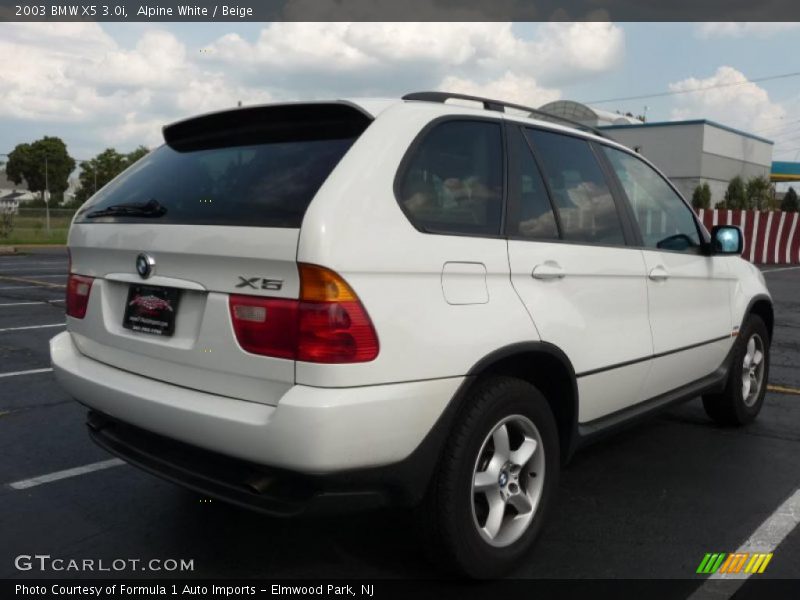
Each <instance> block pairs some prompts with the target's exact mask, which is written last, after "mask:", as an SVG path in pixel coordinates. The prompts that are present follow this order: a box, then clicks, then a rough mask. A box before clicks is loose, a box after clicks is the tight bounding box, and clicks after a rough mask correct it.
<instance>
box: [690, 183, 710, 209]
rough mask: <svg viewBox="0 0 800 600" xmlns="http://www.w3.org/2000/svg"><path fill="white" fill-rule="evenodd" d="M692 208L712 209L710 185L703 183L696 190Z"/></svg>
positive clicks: (693, 195)
mask: <svg viewBox="0 0 800 600" xmlns="http://www.w3.org/2000/svg"><path fill="white" fill-rule="evenodd" d="M692 206H693V207H694V208H710V207H711V188H710V187H709V185H708V183H703V184H702V185H698V186H697V187H696V188H694V193H693V194H692Z"/></svg>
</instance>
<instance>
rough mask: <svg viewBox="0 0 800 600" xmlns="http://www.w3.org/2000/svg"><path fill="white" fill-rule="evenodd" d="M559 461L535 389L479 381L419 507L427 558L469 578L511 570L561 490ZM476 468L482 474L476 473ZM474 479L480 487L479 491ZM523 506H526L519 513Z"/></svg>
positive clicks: (551, 424)
mask: <svg viewBox="0 0 800 600" xmlns="http://www.w3.org/2000/svg"><path fill="white" fill-rule="evenodd" d="M502 430H505V431H506V436H505V438H506V439H507V440H508V452H506V451H505V450H504V448H503V445H504V444H503V438H504V436H503V433H502ZM495 440H497V441H498V443H499V446H500V448H499V449H498V447H496V444H495ZM531 441H534V442H536V446H535V447H533V446H532V445H531ZM531 450H532V453H531ZM515 451H516V452H515ZM528 455H530V456H529V458H528V459H527V460H525V457H526V456H528ZM512 459H516V460H517V461H518V463H519V464H517V463H514V461H513V460H512ZM503 461H508V462H506V463H503ZM559 463H560V458H559V441H558V429H557V427H556V423H555V419H554V418H553V414H552V412H551V411H550V407H549V406H548V404H547V401H546V400H545V398H544V396H543V395H542V394H541V393H540V392H539V390H537V389H536V388H535V387H534V386H532V385H531V384H529V383H527V382H525V381H522V380H519V379H515V378H511V377H491V378H487V379H485V380H482V381H478V382H477V383H476V384H475V385H474V386H473V388H472V389H471V390H470V392H469V394H468V397H467V398H465V405H464V407H463V408H462V410H461V413H460V414H459V416H458V418H457V419H456V422H455V424H454V426H453V429H452V431H451V433H450V435H449V437H448V439H447V442H446V446H445V448H444V450H443V452H442V456H441V458H440V462H439V464H438V466H437V469H436V472H435V473H434V476H433V479H432V481H431V485H430V487H429V489H428V492H427V495H426V498H425V500H424V502H423V504H422V506H421V507H420V508H419V515H418V524H419V525H421V527H422V534H423V538H424V543H425V548H426V549H427V550H428V552H429V554H430V557H431V558H432V559H433V560H435V561H437V562H440V563H441V562H443V563H444V564H445V566H446V567H448V568H450V569H453V570H455V571H456V572H457V573H459V574H460V575H466V576H468V577H473V578H491V577H498V576H500V575H502V574H503V573H505V572H507V571H508V570H510V569H511V568H512V567H513V566H514V565H515V564H516V563H517V562H518V561H519V560H520V559H521V558H522V557H523V556H524V555H525V553H526V552H527V551H528V550H529V549H530V548H531V546H532V545H533V543H534V541H535V540H536V538H537V537H538V535H539V533H540V532H541V529H542V525H543V523H544V520H545V517H546V514H547V512H548V509H549V507H550V505H551V503H552V501H553V496H554V495H555V491H556V489H557V487H558V476H559V468H560V465H559ZM477 472H481V473H484V475H483V476H480V475H478V477H477V478H476V476H475V474H476V473H477ZM474 481H477V482H478V483H479V484H480V485H481V486H486V487H485V490H484V491H476V490H475V488H474V487H473V482H474ZM490 498H491V499H492V502H491V504H490ZM490 506H495V510H494V512H492V511H491V510H490V508H489V507H490ZM526 507H529V508H530V510H527V511H525V510H521V511H520V510H519V509H520V508H522V509H525V508H526ZM498 514H500V515H502V517H501V519H500V520H499V521H498V519H497V515H498ZM520 515H523V516H522V518H519V517H520ZM524 515H529V516H528V517H526V516H524ZM490 516H491V517H492V521H491V523H490V522H489V518H490ZM511 517H516V519H514V520H513V521H512V519H511ZM498 523H499V526H498ZM481 529H483V532H482V531H481ZM492 533H495V535H494V537H493V538H492V536H491V534H492Z"/></svg>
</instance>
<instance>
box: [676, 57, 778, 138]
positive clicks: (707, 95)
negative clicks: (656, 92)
mask: <svg viewBox="0 0 800 600" xmlns="http://www.w3.org/2000/svg"><path fill="white" fill-rule="evenodd" d="M712 86H720V87H712ZM704 88H712V89H704ZM669 89H670V91H673V92H689V93H682V94H678V95H676V96H674V98H675V104H676V107H675V108H674V109H673V110H672V118H673V119H688V118H707V117H709V116H711V118H713V120H715V121H720V122H722V123H723V124H725V125H731V126H733V127H739V128H742V129H744V130H746V131H758V130H760V129H766V128H768V127H770V126H774V125H775V123H776V122H779V121H780V119H782V118H784V117H785V116H786V109H785V108H784V107H783V106H781V105H780V104H778V103H777V102H773V101H772V100H770V98H769V94H768V93H767V92H766V90H764V89H763V88H761V87H759V86H758V85H757V84H755V83H753V82H751V81H748V79H747V77H745V76H744V75H743V74H742V73H741V72H739V71H737V70H736V69H734V68H733V67H728V66H723V67H719V68H718V69H717V71H716V73H714V74H713V75H712V76H711V77H708V78H706V79H696V78H694V77H691V78H689V79H684V80H683V81H679V82H676V83H671V84H670V85H669ZM692 90H698V91H694V92H693V91H692Z"/></svg>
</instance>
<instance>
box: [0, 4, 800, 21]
mask: <svg viewBox="0 0 800 600" xmlns="http://www.w3.org/2000/svg"><path fill="white" fill-rule="evenodd" d="M0 21H4V22H14V21H17V22H33V21H51V22H54V21H101V22H127V21H130V22H167V21H184V22H188V21H195V22H213V21H220V22H246V21H255V22H261V21H329V22H333V21H398V22H400V21H406V22H416V21H454V22H455V21H684V22H685V21H694V22H704V21H800V2H797V0H762V1H760V2H753V0H402V1H398V0H231V1H230V2H227V3H223V2H219V1H217V0H212V1H208V0H194V1H189V2H170V1H167V0H162V1H158V0H157V1H155V2H133V1H130V0H107V1H98V0H64V1H60V0H38V1H37V0H0Z"/></svg>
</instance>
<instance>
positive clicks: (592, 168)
mask: <svg viewBox="0 0 800 600" xmlns="http://www.w3.org/2000/svg"><path fill="white" fill-rule="evenodd" d="M526 134H527V136H528V139H529V140H530V141H531V142H532V143H533V145H534V147H535V148H536V151H537V154H538V156H539V158H540V160H541V162H542V167H543V170H544V176H545V178H546V179H547V183H548V185H549V186H550V191H551V192H552V194H553V203H554V204H555V206H556V210H558V213H559V217H560V219H561V227H562V236H563V238H564V239H565V240H570V241H576V242H584V243H589V244H609V245H623V244H624V243H625V236H624V235H623V233H622V223H621V222H620V219H619V214H618V213H617V208H616V205H615V204H614V198H613V197H612V196H611V190H610V189H609V187H608V184H607V183H606V180H605V177H604V175H603V171H602V170H601V168H600V165H599V163H598V162H597V158H596V157H595V155H594V153H593V152H592V149H591V148H590V147H589V144H588V142H586V141H585V140H582V139H579V138H575V137H571V136H567V135H561V134H559V133H551V132H548V131H540V130H536V129H527V130H526Z"/></svg>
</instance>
